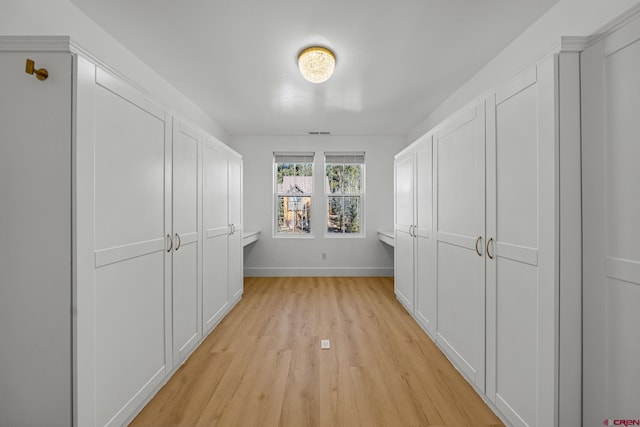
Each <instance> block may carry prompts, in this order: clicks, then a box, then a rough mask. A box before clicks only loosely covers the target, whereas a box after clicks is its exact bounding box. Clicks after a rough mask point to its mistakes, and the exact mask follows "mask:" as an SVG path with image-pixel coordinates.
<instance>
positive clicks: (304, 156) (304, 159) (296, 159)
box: [273, 152, 315, 163]
mask: <svg viewBox="0 0 640 427" xmlns="http://www.w3.org/2000/svg"><path fill="white" fill-rule="evenodd" d="M314 155H315V153H313V152H310V153H278V152H276V153H273V159H274V162H275V163H313V157H314Z"/></svg>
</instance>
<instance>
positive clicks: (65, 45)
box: [0, 36, 70, 52]
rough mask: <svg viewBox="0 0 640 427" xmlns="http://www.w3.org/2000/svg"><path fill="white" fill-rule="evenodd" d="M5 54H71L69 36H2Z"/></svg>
mask: <svg viewBox="0 0 640 427" xmlns="http://www.w3.org/2000/svg"><path fill="white" fill-rule="evenodd" d="M0 51H4V52H70V38H69V36H0Z"/></svg>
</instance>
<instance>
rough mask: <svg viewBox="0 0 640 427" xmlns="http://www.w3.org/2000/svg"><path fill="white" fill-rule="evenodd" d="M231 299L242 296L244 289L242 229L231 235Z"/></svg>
mask: <svg viewBox="0 0 640 427" xmlns="http://www.w3.org/2000/svg"><path fill="white" fill-rule="evenodd" d="M228 250H229V299H230V300H231V301H235V300H237V299H238V298H240V297H241V296H242V292H243V290H244V272H243V270H242V261H243V259H242V258H243V255H244V254H243V247H242V230H241V229H240V230H239V229H238V228H237V226H236V231H235V233H233V234H232V235H231V236H229V249H228Z"/></svg>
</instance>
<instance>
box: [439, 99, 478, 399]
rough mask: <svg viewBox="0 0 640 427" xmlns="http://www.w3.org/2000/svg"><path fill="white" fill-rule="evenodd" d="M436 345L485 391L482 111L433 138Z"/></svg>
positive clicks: (466, 114)
mask: <svg viewBox="0 0 640 427" xmlns="http://www.w3.org/2000/svg"><path fill="white" fill-rule="evenodd" d="M434 144H435V155H436V168H437V170H436V180H437V182H436V191H437V192H436V194H437V206H436V213H437V216H436V230H437V234H436V242H437V246H436V250H437V255H436V257H437V267H436V268H437V283H438V285H437V286H438V288H437V301H438V308H437V310H438V319H437V326H438V328H437V330H438V332H437V341H438V343H439V344H440V345H441V346H442V348H443V349H444V350H445V351H446V352H447V354H448V355H449V357H450V358H451V359H452V360H453V361H454V362H455V363H456V364H457V365H458V367H459V368H460V369H461V371H462V372H463V373H464V374H465V375H466V376H467V378H469V380H470V381H471V382H472V383H474V384H475V385H476V386H477V387H478V388H479V389H480V390H482V391H484V371H485V346H484V343H485V328H484V324H485V323H484V322H485V278H484V273H485V271H484V265H485V264H484V256H483V255H484V253H483V249H482V246H483V245H482V241H483V240H484V239H483V236H484V230H485V223H484V221H485V184H484V179H485V109H484V104H480V105H478V106H476V107H473V108H471V109H468V110H465V111H463V112H461V113H460V114H459V115H458V116H456V117H455V118H454V119H453V120H452V122H451V123H450V124H449V125H448V126H447V127H445V128H443V129H442V130H440V131H439V132H438V133H437V135H436V137H435V143H434Z"/></svg>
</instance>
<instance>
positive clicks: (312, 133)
mask: <svg viewBox="0 0 640 427" xmlns="http://www.w3.org/2000/svg"><path fill="white" fill-rule="evenodd" d="M309 135H331V132H318V131H315V132H309Z"/></svg>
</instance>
